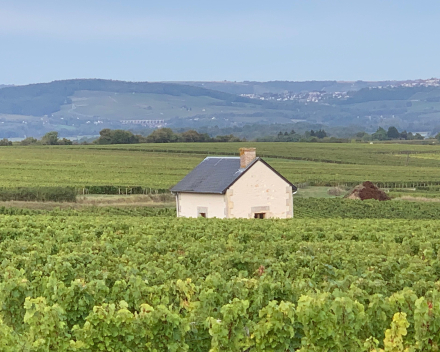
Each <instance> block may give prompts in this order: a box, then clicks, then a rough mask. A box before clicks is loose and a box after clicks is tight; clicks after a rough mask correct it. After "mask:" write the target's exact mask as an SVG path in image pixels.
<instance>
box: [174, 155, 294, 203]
mask: <svg viewBox="0 0 440 352" xmlns="http://www.w3.org/2000/svg"><path fill="white" fill-rule="evenodd" d="M259 160H260V161H262V162H263V163H264V164H266V165H267V166H268V167H269V168H270V169H272V167H271V166H270V165H268V164H267V163H266V162H265V161H264V160H262V159H260V158H256V159H255V160H253V161H252V162H251V163H250V164H249V165H248V166H247V168H245V169H240V157H207V158H205V160H203V161H202V162H201V163H200V164H199V165H197V166H196V167H195V168H194V169H193V170H192V171H191V172H190V173H189V174H188V175H186V176H185V177H184V178H183V179H182V180H181V181H180V182H179V183H178V184H177V185H175V186H174V187H173V188H171V192H189V193H217V194H223V193H225V192H226V190H227V189H228V188H229V187H230V186H231V185H232V184H233V183H234V182H235V181H236V180H238V178H239V177H240V176H241V175H243V174H244V173H245V172H246V171H247V170H249V169H250V168H251V167H252V165H254V164H255V163H256V162H257V161H259ZM272 170H273V171H274V172H275V173H276V174H277V175H279V176H280V177H281V178H283V179H284V180H285V181H286V182H287V183H288V184H290V185H292V184H291V183H290V182H289V181H287V180H286V179H285V178H284V177H282V176H281V175H280V174H279V173H278V172H277V171H275V170H274V169H272ZM292 188H293V190H294V191H296V187H295V186H294V185H292Z"/></svg>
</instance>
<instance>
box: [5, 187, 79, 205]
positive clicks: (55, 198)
mask: <svg viewBox="0 0 440 352" xmlns="http://www.w3.org/2000/svg"><path fill="white" fill-rule="evenodd" d="M9 200H19V201H33V202H75V201H76V190H75V188H73V187H19V188H0V201H9Z"/></svg>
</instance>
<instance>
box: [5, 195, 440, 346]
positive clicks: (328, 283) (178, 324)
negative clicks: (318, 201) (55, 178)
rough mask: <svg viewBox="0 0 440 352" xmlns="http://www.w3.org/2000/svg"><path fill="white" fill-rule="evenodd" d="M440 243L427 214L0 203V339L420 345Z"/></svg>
mask: <svg viewBox="0 0 440 352" xmlns="http://www.w3.org/2000/svg"><path fill="white" fill-rule="evenodd" d="M328 201H334V200H328ZM337 201H340V200H337ZM390 203H391V202H389V204H390ZM347 204H355V203H354V202H351V203H347ZM369 204H370V205H369V206H370V207H374V206H375V205H374V204H378V203H377V202H375V203H373V202H370V203H369ZM405 204H411V203H404V205H403V206H404V207H405V206H406V205H405ZM407 213H408V214H409V213H410V212H407ZM439 250H440V222H439V221H436V220H408V219H390V220H386V219H374V218H372V219H362V220H359V219H337V218H332V219H319V218H316V219H312V218H308V219H291V220H261V221H255V220H216V219H176V218H174V217H170V216H165V217H163V216H162V217H161V216H153V217H145V216H142V215H135V214H132V215H130V214H129V213H127V214H126V215H120V216H118V217H114V216H111V214H108V215H100V216H94V215H91V214H90V215H86V214H82V215H76V216H65V215H61V214H59V215H44V214H42V215H36V214H34V215H3V216H2V217H1V218H0V263H1V266H2V272H3V275H2V276H0V301H1V302H2V305H1V306H0V348H1V350H2V351H6V352H9V351H23V350H24V351H27V350H48V351H99V350H106V351H108V350H114V351H126V350H130V351H133V352H134V351H145V350H154V349H155V350H157V351H163V350H174V351H208V350H211V351H244V350H248V351H268V350H274V351H285V350H290V351H301V352H308V351H328V350H334V351H344V350H345V351H372V350H373V348H375V347H376V346H377V345H379V347H382V348H383V347H385V348H386V349H388V348H389V347H390V344H391V343H392V341H391V340H393V339H402V344H403V345H405V346H410V347H412V348H414V350H415V351H416V350H417V351H427V350H430V347H429V346H433V345H434V346H436V344H437V341H438V338H439V331H438V329H437V328H435V327H436V326H438V324H439V323H440V305H439V298H440V296H439V295H440V292H439V290H440V288H439V286H438V281H439V280H440V271H439V267H440V262H439V255H438V254H439ZM393 319H394V323H392V322H393ZM392 324H394V326H395V325H396V324H398V326H401V328H400V329H397V328H395V329H393V328H392V326H393V325H392ZM390 327H391V332H389V333H388V335H389V334H394V335H391V337H389V338H388V339H385V341H384V337H385V331H386V330H387V329H390ZM402 327H403V328H402Z"/></svg>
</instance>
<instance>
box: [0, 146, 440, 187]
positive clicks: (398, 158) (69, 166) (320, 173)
mask: <svg viewBox="0 0 440 352" xmlns="http://www.w3.org/2000/svg"><path fill="white" fill-rule="evenodd" d="M249 145H253V146H256V147H257V154H258V155H260V156H263V157H264V158H265V160H267V161H268V162H269V163H270V164H271V165H272V166H273V167H275V168H276V169H277V170H278V171H279V172H280V173H281V174H282V175H283V176H285V177H286V178H287V179H289V181H291V182H293V183H295V184H301V183H309V184H311V185H318V186H330V185H338V184H347V185H353V184H356V183H360V182H363V181H365V180H370V181H372V182H375V183H380V184H383V186H384V187H391V188H393V187H412V186H414V185H415V184H423V183H426V184H438V183H439V182H440V159H439V155H440V146H430V145H428V146H419V145H411V146H408V145H395V144H393V145H385V144H381V145H369V144H343V145H342V144H325V145H321V144H316V143H315V144H311V143H310V144H309V143H241V144H240V143H210V144H202V143H200V144H199V143H186V144H139V145H116V146H115V145H111V146H39V147H18V146H14V147H4V148H0V187H20V186H54V185H56V186H73V187H77V188H81V187H85V186H95V185H114V186H124V187H125V186H142V187H147V188H148V187H149V188H152V189H168V188H170V187H171V186H173V185H174V184H175V183H177V182H178V181H179V180H180V179H181V178H182V177H183V176H185V175H186V174H187V173H188V172H189V171H190V170H191V169H192V168H193V167H195V166H196V165H197V164H198V163H199V162H200V161H202V160H203V158H204V157H206V156H208V155H237V154H238V148H239V147H241V146H249ZM208 148H209V153H208V151H207V150H206V149H208ZM408 151H410V152H411V154H410V155H409V157H408V155H407V154H402V153H404V152H408ZM275 156H277V158H274V157H275ZM289 158H290V159H289ZM292 158H295V159H292ZM296 159H299V160H296ZM311 160H314V161H311Z"/></svg>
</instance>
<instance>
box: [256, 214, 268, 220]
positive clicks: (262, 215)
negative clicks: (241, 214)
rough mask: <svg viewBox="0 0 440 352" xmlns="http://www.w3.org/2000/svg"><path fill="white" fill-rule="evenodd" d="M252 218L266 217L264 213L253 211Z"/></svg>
mask: <svg viewBox="0 0 440 352" xmlns="http://www.w3.org/2000/svg"><path fill="white" fill-rule="evenodd" d="M254 218H255V219H265V218H266V213H255V214H254Z"/></svg>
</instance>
